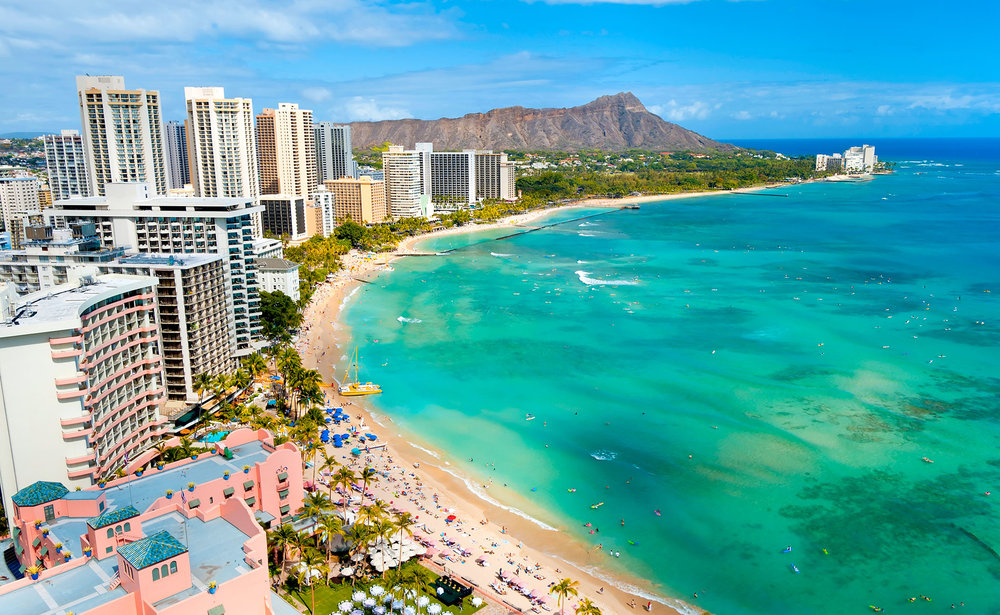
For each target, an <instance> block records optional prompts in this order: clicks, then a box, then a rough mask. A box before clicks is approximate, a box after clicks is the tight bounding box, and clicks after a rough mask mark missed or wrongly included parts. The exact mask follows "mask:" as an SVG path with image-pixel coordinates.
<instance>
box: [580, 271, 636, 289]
mask: <svg viewBox="0 0 1000 615" xmlns="http://www.w3.org/2000/svg"><path fill="white" fill-rule="evenodd" d="M573 273H575V274H576V277H578V278H580V281H581V282H583V283H584V284H586V285H587V286H635V285H636V284H638V283H639V280H600V279H598V278H592V277H590V272H589V271H574V272H573Z"/></svg>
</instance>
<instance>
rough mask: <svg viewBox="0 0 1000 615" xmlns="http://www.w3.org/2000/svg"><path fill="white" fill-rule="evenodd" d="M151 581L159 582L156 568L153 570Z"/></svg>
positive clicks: (158, 573)
mask: <svg viewBox="0 0 1000 615" xmlns="http://www.w3.org/2000/svg"><path fill="white" fill-rule="evenodd" d="M153 580H154V581H159V580H160V571H159V569H157V568H153Z"/></svg>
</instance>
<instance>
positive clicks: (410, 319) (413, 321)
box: [396, 316, 424, 324]
mask: <svg viewBox="0 0 1000 615" xmlns="http://www.w3.org/2000/svg"><path fill="white" fill-rule="evenodd" d="M396 320H398V321H399V322H408V323H412V324H416V323H418V322H424V321H422V320H420V319H419V318H406V317H405V316H400V317H398V318H397V319H396Z"/></svg>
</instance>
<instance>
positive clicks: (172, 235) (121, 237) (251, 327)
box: [45, 184, 263, 355]
mask: <svg viewBox="0 0 1000 615" xmlns="http://www.w3.org/2000/svg"><path fill="white" fill-rule="evenodd" d="M262 209H263V208H262V207H260V206H258V205H255V204H254V202H253V201H251V200H249V199H243V198H198V197H192V198H186V199H177V198H169V197H157V196H155V195H153V194H152V189H151V187H150V186H149V185H148V184H108V186H107V196H102V197H90V198H86V199H69V200H66V201H57V202H56V203H55V205H54V206H53V208H52V209H50V210H46V212H45V215H46V218H47V219H48V220H49V221H50V222H52V221H53V220H54V221H55V222H56V226H61V225H63V224H66V223H70V224H72V223H74V222H77V223H79V222H93V223H94V225H95V227H96V233H97V236H98V237H99V238H100V243H101V246H102V247H104V248H113V247H115V246H127V247H130V248H134V249H135V250H137V251H139V252H146V253H153V252H156V253H165V254H185V253H190V254H206V253H207V254H220V255H222V256H223V258H224V259H225V261H226V266H225V271H224V273H225V276H226V296H227V298H228V302H227V303H228V306H227V307H228V313H229V314H230V315H231V316H232V318H233V322H234V328H235V331H236V348H235V349H234V352H235V354H237V355H240V354H246V353H249V352H251V351H252V350H253V348H252V344H253V343H254V342H256V341H258V340H259V339H260V330H261V324H260V296H259V294H258V291H257V286H258V282H257V269H256V266H255V265H254V262H253V260H254V256H255V255H254V253H253V240H254V236H253V226H252V225H253V221H252V219H251V218H252V215H253V214H255V213H260V212H261V210H262Z"/></svg>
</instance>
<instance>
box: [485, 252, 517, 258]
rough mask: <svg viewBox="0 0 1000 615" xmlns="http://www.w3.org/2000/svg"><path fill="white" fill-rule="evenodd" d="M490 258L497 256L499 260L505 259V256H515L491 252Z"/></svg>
mask: <svg viewBox="0 0 1000 615" xmlns="http://www.w3.org/2000/svg"><path fill="white" fill-rule="evenodd" d="M490 256H495V257H497V258H503V257H504V256H514V255H513V254H504V253H503V252H490Z"/></svg>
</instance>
